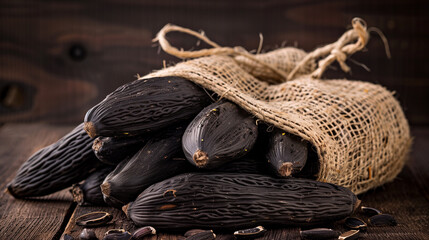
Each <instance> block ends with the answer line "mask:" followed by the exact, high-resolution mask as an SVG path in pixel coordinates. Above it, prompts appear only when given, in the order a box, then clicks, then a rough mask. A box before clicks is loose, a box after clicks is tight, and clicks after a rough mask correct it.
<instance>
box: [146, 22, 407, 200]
mask: <svg viewBox="0 0 429 240" xmlns="http://www.w3.org/2000/svg"><path fill="white" fill-rule="evenodd" d="M358 25H359V26H355V25H354V29H353V30H349V31H348V32H347V33H349V32H352V33H350V34H349V35H350V36H352V38H350V39H347V41H345V42H344V43H340V44H338V41H337V42H336V43H334V44H331V47H330V48H329V47H327V46H329V45H327V46H325V47H324V48H326V49H323V48H320V49H317V50H315V51H314V52H312V53H309V54H307V53H305V52H304V51H302V50H299V49H296V48H283V49H278V50H275V51H272V52H268V53H264V54H256V55H252V54H250V53H247V52H245V51H244V50H243V49H240V48H222V47H220V46H218V45H217V44H215V43H212V42H211V43H210V42H208V41H210V40H208V39H203V38H205V37H204V36H202V35H201V36H197V37H199V38H201V39H203V40H204V41H206V42H208V43H209V44H211V45H212V46H213V47H214V48H213V49H204V51H206V50H207V51H208V50H216V51H217V52H215V53H213V52H210V51H209V52H203V53H201V52H198V51H197V52H185V51H179V50H177V49H175V48H172V47H171V46H170V45H169V44H168V43H167V45H165V42H164V43H162V42H161V40H164V41H165V38H164V37H165V36H164V35H165V33H167V32H168V31H182V30H178V29H177V28H176V29H171V27H177V26H171V25H167V26H166V28H169V29H168V30H167V31H165V32H162V31H161V32H160V33H162V34H161V35H158V37H157V39H156V40H158V41H160V43H161V46H162V47H163V49H164V50H166V51H167V52H169V53H171V54H174V55H176V56H178V57H182V58H194V57H197V58H195V59H193V60H188V61H184V62H181V63H178V64H176V65H175V66H172V67H168V68H164V69H162V70H159V71H156V72H153V73H151V74H148V75H146V76H144V77H142V78H141V79H144V78H150V77H160V76H180V77H184V78H187V79H189V80H191V81H193V82H195V83H197V84H199V85H201V86H202V87H204V88H206V89H209V90H211V91H214V92H216V93H217V94H219V95H220V96H221V97H223V98H226V99H229V100H231V101H233V102H235V103H236V104H238V105H240V106H241V107H242V108H243V109H245V110H247V111H248V112H250V113H252V114H253V115H254V116H255V117H256V118H258V119H260V120H262V121H264V122H267V123H270V124H273V125H274V126H276V127H278V128H281V129H283V130H285V131H287V132H289V133H292V134H295V135H297V136H300V137H301V138H303V139H305V140H307V141H309V142H311V143H312V144H313V146H314V147H315V148H316V149H317V153H318V156H319V164H320V171H319V173H318V178H317V180H319V181H324V182H330V183H334V184H338V185H341V186H345V187H347V188H349V189H351V190H352V191H353V192H354V193H356V194H359V193H362V192H365V191H367V190H368V189H371V188H374V187H377V186H380V185H382V184H384V183H386V182H388V181H391V180H393V179H394V178H395V177H396V176H397V174H398V173H399V172H400V171H401V169H402V167H403V165H404V163H405V161H406V158H407V155H408V151H409V148H410V143H411V137H410V131H409V126H408V123H407V120H406V118H405V116H404V113H403V111H402V109H401V107H400V105H399V103H398V101H397V100H396V99H395V98H394V96H393V93H392V92H390V91H388V90H386V89H385V88H384V87H382V86H380V85H376V84H371V83H367V82H362V81H350V80H321V79H314V78H313V77H312V76H316V77H320V75H321V74H322V73H323V71H324V69H321V68H326V66H327V65H329V64H330V63H331V62H332V61H334V60H337V61H339V62H340V66H341V67H342V69H343V70H345V71H347V70H348V67H347V66H346V65H345V63H344V61H345V60H346V58H347V55H350V54H352V53H353V52H355V51H357V50H360V49H362V48H363V47H364V45H365V43H366V41H367V40H368V35H367V31H366V27H365V26H363V29H364V30H365V31H364V33H365V34H366V35H365V34H359V33H357V32H356V31H357V30H358V28H357V27H362V25H361V24H360V23H359V24H358ZM164 30H165V29H164ZM188 33H189V32H188ZM347 33H346V34H347ZM191 34H192V35H195V36H196V35H198V34H197V33H195V32H192V33H191ZM346 34H345V35H346ZM343 37H344V35H343ZM340 39H341V38H340ZM356 39H357V41H356V42H355V43H353V44H347V43H350V41H351V40H353V41H354V40H356ZM343 40H344V39H343ZM339 41H340V40H339ZM353 46H354V48H353ZM347 49H348V50H347ZM350 49H352V51H350ZM318 51H319V52H318ZM320 52H323V54H321V53H320ZM190 55H192V56H190ZM322 55H328V57H326V58H325V59H323V60H321V61H320V62H319V67H318V68H317V69H316V65H315V61H314V59H315V58H317V57H320V56H322ZM199 56H205V57H199ZM323 61H324V62H323ZM323 64H325V66H323ZM287 78H289V79H290V80H288V81H285V79H287ZM274 83H276V84H274Z"/></svg>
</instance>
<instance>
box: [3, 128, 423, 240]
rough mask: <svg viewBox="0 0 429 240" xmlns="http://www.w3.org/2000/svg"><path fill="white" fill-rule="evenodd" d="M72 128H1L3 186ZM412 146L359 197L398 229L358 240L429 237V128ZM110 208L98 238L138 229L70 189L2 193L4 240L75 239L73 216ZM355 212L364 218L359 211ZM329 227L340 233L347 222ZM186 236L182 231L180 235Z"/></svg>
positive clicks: (282, 235)
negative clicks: (75, 197) (76, 199)
mask: <svg viewBox="0 0 429 240" xmlns="http://www.w3.org/2000/svg"><path fill="white" fill-rule="evenodd" d="M73 127H74V126H70V125H65V126H57V125H48V124H42V123H31V124H28V123H27V124H6V125H3V126H1V127H0V179H1V180H0V188H1V189H4V188H5V186H6V184H7V183H8V182H10V181H11V180H12V179H13V177H14V176H15V174H16V171H17V170H18V168H19V167H20V166H21V164H22V163H23V162H24V161H25V160H26V159H27V158H28V157H29V156H30V155H31V154H32V153H34V152H35V151H37V150H38V149H40V148H42V147H44V146H46V145H48V144H50V143H52V142H55V141H56V140H57V139H59V138H60V137H61V136H63V135H64V134H65V133H67V132H68V131H70V130H71V129H72V128H73ZM412 135H413V136H414V145H413V150H412V152H411V158H410V160H409V162H408V163H407V165H406V166H405V168H404V169H403V171H402V172H401V173H400V174H399V176H398V177H397V178H396V179H395V180H394V181H393V182H391V183H388V184H385V185H384V186H382V187H380V188H377V189H374V190H371V191H369V192H367V193H365V194H362V195H359V198H360V199H361V200H362V205H364V206H371V207H375V208H378V209H380V210H382V211H383V212H385V213H389V214H392V215H393V216H394V217H395V218H396V220H397V222H398V225H397V226H395V227H369V228H368V232H367V233H364V234H362V235H361V238H360V239H428V238H429V188H428V183H429V181H428V180H429V164H428V158H427V152H428V147H429V128H428V127H413V128H412ZM96 210H103V211H107V212H110V213H111V214H112V215H113V216H114V218H113V222H112V224H110V225H108V226H106V227H101V228H96V229H95V231H96V234H97V237H98V238H99V239H102V236H103V234H104V232H105V231H107V230H108V229H113V228H124V229H126V230H129V231H132V230H133V229H134V228H135V227H134V225H133V223H132V222H130V221H128V220H127V219H126V216H125V214H123V213H122V212H121V211H120V210H117V209H114V208H110V207H97V206H77V205H76V204H75V203H73V202H72V198H71V195H70V193H69V191H68V189H65V190H63V191H60V192H58V193H55V194H52V195H49V196H45V197H41V198H37V199H32V200H18V199H14V198H13V197H11V196H10V195H9V194H7V193H3V192H2V193H0V239H27V240H30V239H38V240H39V239H60V238H61V236H62V235H64V234H65V233H68V234H71V235H72V236H73V237H74V238H75V239H78V235H79V233H80V231H81V230H82V227H79V226H77V225H76V224H75V218H76V217H78V216H80V215H82V214H84V213H88V212H91V211H96ZM356 215H357V216H359V217H362V219H365V220H366V217H364V216H363V215H361V213H359V212H357V213H356ZM322 227H330V228H334V229H336V230H339V231H341V232H343V231H345V229H344V228H343V224H342V223H341V222H337V223H334V224H331V225H325V226H322ZM299 230H300V229H299V228H283V229H268V231H267V232H266V234H265V235H264V236H263V237H261V238H259V239H267V240H268V239H300V236H299ZM182 234H183V233H182ZM182 234H180V233H176V234H172V233H163V232H161V233H158V234H157V235H156V236H152V237H148V238H147V239H151V240H155V239H165V240H167V239H180V236H181V235H182ZM217 236H218V237H217V239H223V240H225V239H233V236H232V235H231V233H228V232H225V233H217Z"/></svg>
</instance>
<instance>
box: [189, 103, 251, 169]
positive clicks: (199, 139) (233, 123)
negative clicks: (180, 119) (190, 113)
mask: <svg viewBox="0 0 429 240" xmlns="http://www.w3.org/2000/svg"><path fill="white" fill-rule="evenodd" d="M255 121H256V120H255V119H254V118H253V117H252V116H251V115H250V114H248V113H247V112H245V111H244V110H242V109H240V108H239V107H238V106H237V105H235V104H234V103H230V102H226V101H220V102H216V103H213V104H211V105H209V106H207V107H206V108H204V109H203V110H202V111H201V112H200V113H199V114H198V115H197V116H196V117H195V118H194V120H192V122H191V123H190V124H189V125H188V127H187V128H186V132H185V134H184V135H183V140H182V145H183V151H184V153H185V156H186V158H187V159H188V160H189V162H191V163H192V164H194V165H196V166H198V167H201V168H208V169H210V168H215V167H219V166H220V165H222V164H224V163H226V162H228V161H231V160H233V159H237V158H240V157H242V156H244V155H245V154H247V153H248V152H249V151H250V150H251V149H252V147H253V145H254V144H255V142H256V138H257V136H258V130H257V126H256V122H255ZM198 151H201V152H203V155H204V156H203V157H202V159H201V160H199V159H198V157H196V154H197V152H198ZM200 162H201V163H200Z"/></svg>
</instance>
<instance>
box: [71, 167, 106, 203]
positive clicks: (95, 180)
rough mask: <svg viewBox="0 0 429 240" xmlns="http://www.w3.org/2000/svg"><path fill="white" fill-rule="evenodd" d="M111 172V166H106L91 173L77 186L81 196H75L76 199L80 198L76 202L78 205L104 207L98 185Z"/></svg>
mask: <svg viewBox="0 0 429 240" xmlns="http://www.w3.org/2000/svg"><path fill="white" fill-rule="evenodd" d="M113 170H114V167H113V166H106V167H104V168H102V169H99V170H97V171H95V172H93V173H92V174H91V175H90V176H89V177H88V178H87V179H85V182H84V183H83V184H82V185H80V186H79V189H80V191H81V194H82V195H80V196H77V198H78V199H79V198H80V197H81V199H79V200H80V201H78V204H79V205H86V204H94V205H99V206H102V205H105V204H106V203H105V202H104V200H103V193H101V188H100V185H101V184H102V183H103V181H104V179H105V178H106V176H107V175H108V174H109V173H111V172H112V171H113ZM74 189H75V187H73V190H74ZM73 195H74V193H73ZM74 196H75V195H74ZM74 199H75V197H74Z"/></svg>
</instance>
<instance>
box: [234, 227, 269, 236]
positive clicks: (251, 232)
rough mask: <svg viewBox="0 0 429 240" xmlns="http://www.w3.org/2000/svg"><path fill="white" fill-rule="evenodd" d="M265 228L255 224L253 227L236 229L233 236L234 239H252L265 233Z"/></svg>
mask: <svg viewBox="0 0 429 240" xmlns="http://www.w3.org/2000/svg"><path fill="white" fill-rule="evenodd" d="M266 231H267V230H265V228H264V227H262V226H257V227H254V228H249V229H243V230H238V231H235V232H234V237H235V238H236V239H253V238H257V237H261V236H262V235H264V234H265V232H266Z"/></svg>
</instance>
